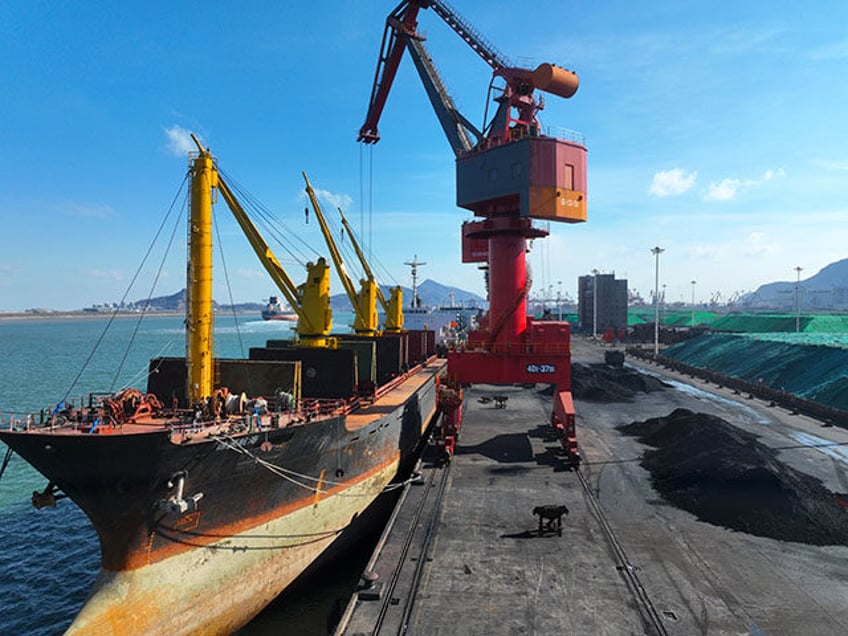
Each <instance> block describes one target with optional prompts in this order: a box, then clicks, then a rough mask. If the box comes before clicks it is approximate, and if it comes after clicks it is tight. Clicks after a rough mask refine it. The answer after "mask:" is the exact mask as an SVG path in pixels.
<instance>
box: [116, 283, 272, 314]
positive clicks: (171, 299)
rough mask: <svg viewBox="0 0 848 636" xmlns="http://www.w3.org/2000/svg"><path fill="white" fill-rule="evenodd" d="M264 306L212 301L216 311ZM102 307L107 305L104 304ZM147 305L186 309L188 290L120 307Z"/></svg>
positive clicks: (154, 308) (150, 308)
mask: <svg viewBox="0 0 848 636" xmlns="http://www.w3.org/2000/svg"><path fill="white" fill-rule="evenodd" d="M264 306H265V305H264V303H237V304H235V305H221V304H219V303H217V302H215V301H214V300H213V301H212V307H214V309H215V311H232V310H233V309H235V310H236V311H261V310H262V308H263V307H264ZM102 307H107V306H105V305H104V306H102ZM145 307H147V310H148V311H185V308H186V290H185V288H183V289H181V290H180V291H178V292H176V293H174V294H170V295H168V296H156V297H155V298H151V299H150V300H149V301H148V300H147V299H146V298H142V299H140V300H136V301H135V302H132V303H128V304H125V305H124V306H123V307H120V309H125V310H128V311H137V310H141V309H144V308H145ZM108 308H114V305H111V306H109V307H108Z"/></svg>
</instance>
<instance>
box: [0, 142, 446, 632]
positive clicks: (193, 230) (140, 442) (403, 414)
mask: <svg viewBox="0 0 848 636" xmlns="http://www.w3.org/2000/svg"><path fill="white" fill-rule="evenodd" d="M195 141H196V140H195ZM198 149H199V151H198V152H197V153H193V155H192V157H191V160H190V168H189V172H190V177H191V210H190V219H189V232H188V233H189V236H190V248H189V264H188V277H187V279H188V289H189V293H188V302H187V305H188V308H187V312H186V339H187V346H186V357H185V358H155V359H153V360H151V361H150V366H149V370H150V373H149V376H148V381H147V387H146V389H145V390H143V391H141V390H138V389H134V388H125V389H123V390H121V391H118V392H117V393H112V394H108V395H105V394H90V395H89V396H88V397H87V398H86V399H85V400H83V401H82V403H73V402H69V401H68V402H63V403H62V404H60V405H58V406H56V407H54V408H50V409H43V410H42V411H41V412H40V413H36V414H33V415H30V416H25V417H19V418H16V419H12V420H11V421H10V422H9V423H8V424H5V423H4V424H3V425H2V426H0V429H2V430H0V440H2V441H3V442H5V443H6V444H7V445H8V446H9V447H10V449H11V450H13V451H14V452H16V453H18V454H19V455H20V456H21V457H23V458H24V459H25V460H26V461H27V462H29V463H30V464H31V465H32V466H33V467H34V468H35V469H36V470H37V471H39V472H40V473H41V474H42V475H44V477H46V479H47V480H48V484H47V486H46V488H44V489H43V490H42V491H40V492H38V491H37V492H35V493H34V494H33V504H34V505H35V506H36V507H39V508H40V507H45V506H55V505H57V500H59V499H61V498H63V497H68V498H69V499H71V500H72V501H73V502H74V503H76V505H78V506H79V507H80V508H81V509H82V510H83V511H84V512H85V514H86V515H87V516H88V518H89V519H90V520H91V523H92V525H93V526H94V529H95V530H96V532H97V535H98V538H99V541H100V549H101V564H100V573H99V575H98V577H97V579H96V581H95V583H94V585H93V588H92V590H91V592H90V595H89V597H88V599H87V600H86V602H85V604H84V606H83V607H82V609H81V610H80V612H79V614H78V615H77V616H76V618H75V619H74V621H73V623H72V624H71V626H70V628H69V631H68V633H69V634H85V635H91V634H169V635H176V634H229V633H231V632H232V631H234V630H236V629H238V628H239V627H240V626H242V625H244V624H246V623H247V622H248V621H249V620H250V619H251V618H252V617H253V616H255V615H256V614H257V613H258V612H259V611H261V610H262V608H263V607H265V605H267V604H268V603H269V602H270V601H271V600H273V599H274V598H275V597H276V596H277V595H279V594H280V592H281V591H282V590H283V589H285V588H286V587H287V586H288V585H289V584H290V583H291V582H292V581H293V580H294V579H295V578H296V577H297V576H298V575H299V574H300V573H301V572H303V571H304V570H305V569H306V568H307V567H308V566H309V565H310V564H311V563H313V562H314V561H315V560H316V559H317V558H318V557H319V556H320V555H321V554H322V553H324V552H325V551H326V550H328V548H329V547H330V546H332V545H333V544H334V543H336V542H337V541H339V540H340V538H341V537H344V536H349V534H350V533H351V532H354V531H355V530H356V528H357V523H356V522H357V520H358V519H359V518H360V517H361V516H362V515H363V513H364V512H365V511H366V510H367V509H368V508H369V506H371V505H372V503H373V502H375V500H376V499H377V498H378V496H379V495H380V494H381V493H383V492H384V491H385V490H386V489H387V488H389V489H390V488H392V487H393V485H392V484H393V482H395V483H396V482H397V480H398V479H399V478H400V476H401V475H402V474H403V470H404V469H405V468H406V467H408V466H410V462H411V461H413V460H414V458H415V453H416V452H417V449H418V448H419V447H420V445H421V443H422V439H423V437H424V435H425V432H426V431H427V430H428V427H429V426H430V424H431V423H432V422H434V421H435V419H436V415H437V413H438V412H439V408H440V407H439V401H440V396H445V399H444V404H448V403H450V404H452V406H451V407H450V408H452V409H456V408H458V405H459V402H458V401H457V399H456V398H457V392H452V391H451V390H450V389H448V388H447V387H446V386H442V385H441V384H440V383H441V380H440V375H441V373H442V371H443V369H444V361H443V360H439V359H437V358H435V357H434V356H432V353H433V351H432V350H429V349H428V350H424V349H422V348H421V347H420V346H418V348H417V349H416V346H417V345H416V346H413V345H412V341H413V340H416V339H414V338H410V337H409V334H408V333H391V334H380V335H378V336H375V337H373V338H364V337H356V338H353V337H351V339H350V340H346V339H345V337H344V336H339V337H333V336H331V335H330V328H331V326H332V320H331V313H330V311H329V272H328V270H329V268H328V266H327V264H326V262H325V261H324V259H323V258H320V259H318V261H317V262H316V263H309V264H308V265H307V270H308V271H307V273H308V276H307V281H306V283H305V284H303V285H300V286H298V287H295V286H294V285H293V284H291V287H287V286H285V285H284V286H283V287H281V289H282V288H285V289H289V290H291V292H290V293H291V294H295V295H294V296H293V297H292V299H289V298H288V296H287V299H289V302H290V304H291V305H292V308H293V309H294V310H295V311H296V313H297V317H298V340H297V341H296V342H294V343H284V342H279V341H275V342H269V343H268V346H266V347H256V348H253V349H251V350H250V355H249V358H247V359H220V358H218V359H216V358H214V357H213V351H214V348H213V335H214V330H213V311H212V294H211V291H212V237H213V232H212V214H211V208H212V193H213V190H216V189H217V191H218V192H219V193H220V194H221V195H222V196H223V198H224V199H225V200H226V202H227V204H228V206H229V207H230V208H231V210H232V211H233V214H234V215H235V216H236V218H237V220H238V222H239V224H240V225H241V226H242V229H243V230H244V231H245V234H246V236H247V237H248V240H249V241H250V242H251V245H252V246H253V248H254V250H255V251H256V252H257V254H265V255H266V256H267V258H266V259H265V260H264V261H263V264H264V265H265V267H266V269H267V270H268V271H269V273H273V276H272V277H274V278H275V282H276V279H277V278H280V277H283V278H285V279H287V278H288V277H287V275H286V274H285V272H284V271H283V270H282V267H281V266H280V265H279V262H278V261H277V260H276V259H275V258H274V257H273V255H271V254H270V250H269V249H268V247H267V245H266V244H264V242H263V240H262V238H261V236H259V233H258V232H257V231H256V228H255V227H254V226H253V225H252V224H251V223H250V221H249V219H247V217H246V215H245V214H244V211H243V210H242V209H241V206H240V205H239V203H238V201H236V200H235V197H234V196H233V194H232V192H231V191H230V189H229V188H228V187H227V184H226V183H225V182H224V180H223V178H222V177H221V176H220V175H219V173H218V171H217V164H216V162H215V160H214V159H213V157H212V155H211V154H210V152H209V151H208V150H206V149H203V148H202V147H201V146H200V144H198ZM268 255H270V256H268ZM278 284H281V283H278ZM286 285H288V283H287V284H286ZM292 300H294V301H295V303H292ZM416 341H417V342H419V343H421V342H430V343H432V342H433V338H432V337H430V338H429V339H427V338H417V340H416ZM448 398H450V399H448ZM460 399H461V398H460ZM444 408H448V407H444ZM60 505H61V504H60ZM56 540H57V541H61V540H62V534H61V530H60V529H57V533H56Z"/></svg>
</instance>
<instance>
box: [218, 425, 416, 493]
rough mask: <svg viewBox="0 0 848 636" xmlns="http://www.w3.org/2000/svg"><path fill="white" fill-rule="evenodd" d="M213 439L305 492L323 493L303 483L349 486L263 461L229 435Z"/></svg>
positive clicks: (390, 487)
mask: <svg viewBox="0 0 848 636" xmlns="http://www.w3.org/2000/svg"><path fill="white" fill-rule="evenodd" d="M212 439H214V440H215V441H217V442H219V443H220V444H221V445H222V446H224V447H225V448H227V449H229V450H231V451H233V452H236V453H240V454H242V455H245V456H246V457H250V458H251V459H252V460H254V461H255V462H256V463H257V464H259V465H260V466H262V467H263V468H265V469H267V470H268V471H270V472H271V473H273V474H275V475H277V476H278V477H282V478H283V479H285V480H286V481H289V482H291V483H292V484H295V485H296V486H299V487H301V488H303V489H304V490H309V491H310V492H313V493H320V492H322V491H321V490H320V489H319V488H316V487H315V486H311V485H309V484H308V483H303V482H314V483H315V484H327V485H330V486H346V485H348V484H347V482H342V481H333V480H332V479H322V478H321V477H313V476H312V475H306V474H304V473H299V472H297V471H294V470H291V469H290V468H284V467H283V466H280V465H278V464H274V463H272V462H269V461H268V460H266V459H262V458H261V457H259V456H258V455H256V454H254V453H251V452H250V451H249V450H247V449H246V448H243V447H242V446H240V445H238V444H236V443H235V440H234V438H233V437H231V436H229V435H226V434H223V433H222V434H219V435H215V436H213V438H212ZM416 478H417V476H416V475H413V476H410V477H409V478H407V479H405V480H404V481H401V482H398V483H396V484H387V485H386V486H383V487H382V488H381V489H380V491H381V492H390V491H392V490H397V489H398V488H403V486H404V485H405V484H407V483H412V482H413V481H415V479H416ZM298 479H301V480H303V481H302V482H301V481H298ZM370 494H371V493H370V492H365V493H359V494H354V493H338V494H336V495H335V496H337V497H366V496H369V495H370Z"/></svg>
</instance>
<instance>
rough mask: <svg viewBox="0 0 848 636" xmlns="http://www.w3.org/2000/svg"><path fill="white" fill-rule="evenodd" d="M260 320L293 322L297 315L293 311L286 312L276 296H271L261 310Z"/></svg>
mask: <svg viewBox="0 0 848 636" xmlns="http://www.w3.org/2000/svg"><path fill="white" fill-rule="evenodd" d="M262 320H287V321H289V322H295V321H296V320H297V314H296V313H294V312H293V311H286V310H285V309H284V308H283V304H282V303H281V302H280V299H279V298H278V297H277V296H271V297H270V298H269V299H268V304H267V305H265V307H264V308H263V309H262Z"/></svg>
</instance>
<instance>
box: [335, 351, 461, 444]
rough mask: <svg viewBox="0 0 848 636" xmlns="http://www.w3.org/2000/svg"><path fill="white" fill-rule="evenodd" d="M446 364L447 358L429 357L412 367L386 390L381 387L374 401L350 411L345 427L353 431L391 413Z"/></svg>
mask: <svg viewBox="0 0 848 636" xmlns="http://www.w3.org/2000/svg"><path fill="white" fill-rule="evenodd" d="M446 365H447V360H446V359H444V358H431V359H430V360H428V361H427V363H426V364H425V365H422V366H419V367H416V368H414V369H412V370H411V371H410V372H409V373H408V374H406V376H404V377H403V378H401V379H400V380H399V381H395V382H393V383H390V384H389V385H388V386H387V387H386V389H388V390H386V389H381V391H380V393H379V394H378V396H377V399H376V400H374V402H372V403H370V404H368V403H365V404H362V405H361V406H360V407H359V408H357V409H356V410H354V411H351V412H350V413H349V414H348V416H347V418H346V420H345V427H346V428H347V430H349V431H355V430H356V429H359V428H362V427H363V426H367V425H368V424H370V423H371V422H373V421H374V420H375V419H377V418H379V417H382V416H383V415H385V414H386V413H391V412H392V411H394V410H395V409H396V408H398V407H399V406H400V405H401V404H403V403H404V402H406V401H407V400H408V399H409V397H410V396H411V395H412V394H414V393H415V392H416V391H418V389H419V388H421V385H422V384H424V383H425V382H427V381H429V380H430V379H431V378H432V377H433V376H434V375H438V374H439V373H441V371H442V369H444V368H445V366H446Z"/></svg>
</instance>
